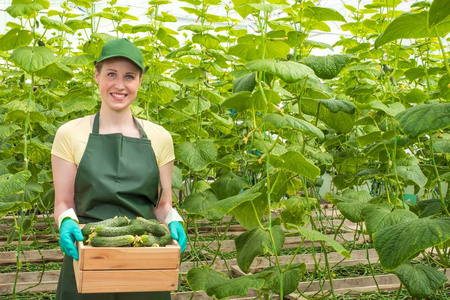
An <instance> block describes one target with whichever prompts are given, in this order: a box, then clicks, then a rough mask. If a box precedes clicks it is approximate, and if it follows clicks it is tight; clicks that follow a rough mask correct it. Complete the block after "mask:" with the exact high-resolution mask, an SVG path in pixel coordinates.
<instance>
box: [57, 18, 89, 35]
mask: <svg viewBox="0 0 450 300" xmlns="http://www.w3.org/2000/svg"><path fill="white" fill-rule="evenodd" d="M64 25H66V26H67V27H69V28H70V29H72V31H74V32H75V31H77V30H80V29H87V28H91V24H89V23H88V22H86V21H84V20H69V21H67V22H65V23H64Z"/></svg>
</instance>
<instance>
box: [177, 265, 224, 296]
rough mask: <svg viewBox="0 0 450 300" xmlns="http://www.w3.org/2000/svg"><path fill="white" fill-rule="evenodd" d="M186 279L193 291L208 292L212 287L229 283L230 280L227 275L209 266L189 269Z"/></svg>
mask: <svg viewBox="0 0 450 300" xmlns="http://www.w3.org/2000/svg"><path fill="white" fill-rule="evenodd" d="M186 278H187V281H188V283H189V286H190V287H191V289H192V290H193V291H205V292H206V291H207V290H208V289H209V288H210V287H213V286H215V285H219V284H221V283H226V282H229V279H228V277H227V276H225V274H223V273H222V272H219V271H216V270H214V269H212V268H210V267H208V266H202V267H194V268H191V269H189V271H188V272H187V275H186Z"/></svg>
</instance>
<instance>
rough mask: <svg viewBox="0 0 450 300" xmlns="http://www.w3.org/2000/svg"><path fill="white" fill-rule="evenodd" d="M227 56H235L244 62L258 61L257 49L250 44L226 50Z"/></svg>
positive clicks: (238, 45)
mask: <svg viewBox="0 0 450 300" xmlns="http://www.w3.org/2000/svg"><path fill="white" fill-rule="evenodd" d="M228 54H230V55H234V56H237V57H239V58H241V59H243V60H245V61H251V60H254V59H258V58H259V56H258V49H257V48H256V45H254V44H252V43H242V44H237V45H234V46H231V47H230V48H229V49H228Z"/></svg>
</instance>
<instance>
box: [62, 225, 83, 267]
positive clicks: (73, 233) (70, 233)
mask: <svg viewBox="0 0 450 300" xmlns="http://www.w3.org/2000/svg"><path fill="white" fill-rule="evenodd" d="M59 233H60V234H59V246H61V250H62V251H63V252H64V253H65V254H67V255H69V256H70V257H73V258H74V259H75V260H78V259H79V255H78V251H77V248H76V247H75V244H74V243H75V241H79V242H81V241H83V234H82V233H81V230H80V227H79V226H78V223H77V222H75V221H74V220H72V219H70V218H67V219H64V220H63V221H62V223H61V227H60V228H59Z"/></svg>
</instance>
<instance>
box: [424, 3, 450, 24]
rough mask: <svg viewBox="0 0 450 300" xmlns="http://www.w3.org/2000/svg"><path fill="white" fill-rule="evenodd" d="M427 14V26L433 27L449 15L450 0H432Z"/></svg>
mask: <svg viewBox="0 0 450 300" xmlns="http://www.w3.org/2000/svg"><path fill="white" fill-rule="evenodd" d="M428 14H429V15H428V28H433V27H434V26H436V25H438V24H439V23H441V22H442V21H444V20H445V19H447V18H448V17H449V16H450V2H449V1H448V0H434V1H433V3H431V7H430V11H429V13H428Z"/></svg>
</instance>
